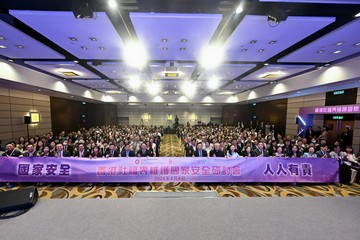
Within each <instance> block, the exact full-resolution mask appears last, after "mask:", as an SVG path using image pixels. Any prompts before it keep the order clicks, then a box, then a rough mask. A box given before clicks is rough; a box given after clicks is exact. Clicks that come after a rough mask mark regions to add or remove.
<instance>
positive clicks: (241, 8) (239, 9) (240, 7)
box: [235, 3, 244, 14]
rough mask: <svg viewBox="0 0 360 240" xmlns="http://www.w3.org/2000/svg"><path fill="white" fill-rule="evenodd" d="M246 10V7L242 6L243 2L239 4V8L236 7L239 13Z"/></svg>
mask: <svg viewBox="0 0 360 240" xmlns="http://www.w3.org/2000/svg"><path fill="white" fill-rule="evenodd" d="M243 11H244V8H243V6H242V4H241V3H240V4H239V6H237V8H236V9H235V13H236V14H239V13H242V12H243Z"/></svg>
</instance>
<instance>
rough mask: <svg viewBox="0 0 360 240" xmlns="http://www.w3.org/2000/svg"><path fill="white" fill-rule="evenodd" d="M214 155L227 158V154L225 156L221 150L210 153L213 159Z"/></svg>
mask: <svg viewBox="0 0 360 240" xmlns="http://www.w3.org/2000/svg"><path fill="white" fill-rule="evenodd" d="M214 154H215V156H216V157H225V154H224V152H223V151H221V150H218V151H217V150H215V149H214V150H211V151H210V156H209V157H213V156H214Z"/></svg>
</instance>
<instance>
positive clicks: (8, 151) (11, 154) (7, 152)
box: [2, 143, 21, 157]
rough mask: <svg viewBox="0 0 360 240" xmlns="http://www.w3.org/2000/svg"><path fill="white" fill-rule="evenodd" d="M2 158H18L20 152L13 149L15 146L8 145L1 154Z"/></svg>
mask: <svg viewBox="0 0 360 240" xmlns="http://www.w3.org/2000/svg"><path fill="white" fill-rule="evenodd" d="M2 156H3V157H20V156H21V152H20V151H19V150H17V149H15V145H13V144H12V143H8V144H6V146H5V152H4V153H3V154H2Z"/></svg>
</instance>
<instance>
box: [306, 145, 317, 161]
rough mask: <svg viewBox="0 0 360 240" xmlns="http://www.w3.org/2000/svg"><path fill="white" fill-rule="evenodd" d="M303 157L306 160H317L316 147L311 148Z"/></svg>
mask: <svg viewBox="0 0 360 240" xmlns="http://www.w3.org/2000/svg"><path fill="white" fill-rule="evenodd" d="M303 157H304V158H317V157H318V155H317V154H316V153H315V148H314V147H309V151H308V152H306V153H304V155H303Z"/></svg>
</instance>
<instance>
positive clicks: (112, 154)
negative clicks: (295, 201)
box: [105, 143, 119, 157]
mask: <svg viewBox="0 0 360 240" xmlns="http://www.w3.org/2000/svg"><path fill="white" fill-rule="evenodd" d="M105 157H119V152H118V151H117V150H116V146H115V144H113V143H110V145H109V149H108V150H107V151H106V153H105Z"/></svg>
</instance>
